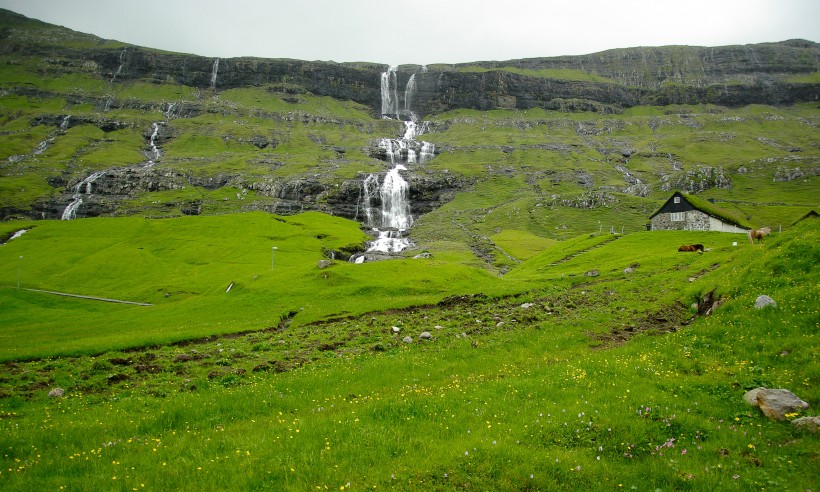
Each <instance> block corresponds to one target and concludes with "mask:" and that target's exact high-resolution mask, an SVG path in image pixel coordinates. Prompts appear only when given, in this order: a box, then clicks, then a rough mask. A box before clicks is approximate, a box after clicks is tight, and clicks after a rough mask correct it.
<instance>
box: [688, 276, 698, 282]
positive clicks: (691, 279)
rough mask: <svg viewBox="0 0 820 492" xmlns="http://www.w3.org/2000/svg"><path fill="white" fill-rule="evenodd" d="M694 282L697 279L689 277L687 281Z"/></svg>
mask: <svg viewBox="0 0 820 492" xmlns="http://www.w3.org/2000/svg"><path fill="white" fill-rule="evenodd" d="M695 280H697V278H695V277H689V281H690V282H694V281H695Z"/></svg>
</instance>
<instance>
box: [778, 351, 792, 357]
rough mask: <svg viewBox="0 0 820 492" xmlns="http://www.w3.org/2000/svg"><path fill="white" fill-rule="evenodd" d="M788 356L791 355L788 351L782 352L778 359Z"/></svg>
mask: <svg viewBox="0 0 820 492" xmlns="http://www.w3.org/2000/svg"><path fill="white" fill-rule="evenodd" d="M789 354H791V352H789V351H788V350H784V351H782V352H780V357H788V356H789Z"/></svg>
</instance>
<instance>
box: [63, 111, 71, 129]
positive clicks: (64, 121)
mask: <svg viewBox="0 0 820 492" xmlns="http://www.w3.org/2000/svg"><path fill="white" fill-rule="evenodd" d="M70 119H71V115H70V114H67V115H65V116H64V117H63V122H62V123H60V130H62V131H66V130H68V122H69V120H70Z"/></svg>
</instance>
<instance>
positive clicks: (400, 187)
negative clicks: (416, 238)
mask: <svg viewBox="0 0 820 492" xmlns="http://www.w3.org/2000/svg"><path fill="white" fill-rule="evenodd" d="M406 170H407V168H406V167H404V166H402V165H401V164H399V165H397V166H396V167H394V168H393V169H391V170H390V172H388V173H387V175H386V176H385V177H384V183H382V186H381V188H380V189H379V196H380V197H381V199H382V227H389V228H393V229H399V230H400V231H401V230H405V229H409V228H410V226H411V225H412V224H413V217H412V216H411V215H410V201H409V200H408V194H409V188H410V187H409V186H408V185H407V181H405V180H404V178H402V177H401V174H399V171H406Z"/></svg>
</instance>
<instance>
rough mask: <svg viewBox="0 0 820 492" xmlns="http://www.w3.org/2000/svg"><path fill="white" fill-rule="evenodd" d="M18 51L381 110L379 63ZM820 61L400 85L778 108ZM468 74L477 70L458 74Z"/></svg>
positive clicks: (557, 63)
mask: <svg viewBox="0 0 820 492" xmlns="http://www.w3.org/2000/svg"><path fill="white" fill-rule="evenodd" d="M12 51H13V52H14V53H15V54H22V55H35V56H52V57H59V58H60V59H64V60H68V61H67V62H66V63H68V64H69V65H70V64H71V60H76V63H77V64H80V63H83V64H88V63H91V64H92V65H94V67H95V68H94V69H93V70H94V71H96V72H97V73H98V75H99V76H101V77H104V78H107V79H108V80H111V81H125V80H142V81H149V82H155V83H158V84H159V83H168V82H173V83H178V84H184V85H187V86H190V87H197V88H199V89H202V90H214V91H219V90H224V89H230V88H237V87H247V86H263V85H274V86H278V87H279V88H280V89H281V90H282V91H284V92H287V91H288V90H290V91H294V93H299V92H300V91H308V92H310V93H313V94H316V95H321V96H330V97H334V98H337V99H344V100H352V101H356V102H358V103H361V104H364V105H366V106H368V107H370V108H372V109H373V113H374V115H375V114H378V113H379V112H380V111H381V93H380V83H379V80H380V74H381V73H382V72H383V71H385V70H386V69H387V67H386V66H385V65H379V64H373V63H335V62H318V61H314V62H311V61H302V60H289V59H261V58H229V59H220V60H219V62H218V64H217V63H215V62H216V60H217V59H215V58H205V57H202V56H195V55H185V54H175V53H157V52H154V51H148V50H146V49H143V48H139V47H128V48H125V49H124V50H120V49H117V50H112V49H86V50H76V49H71V48H66V47H57V46H44V45H33V44H31V45H29V44H13V43H10V44H9V46H7V47H6V48H5V49H3V48H0V54H4V53H10V52H12ZM819 60H820V47H818V44H816V43H813V42H810V41H803V40H793V41H785V42H781V43H763V44H756V45H746V46H723V47H714V48H707V47H687V46H674V47H660V48H629V49H616V50H609V51H604V52H601V53H594V54H590V55H583V56H562V57H553V58H530V59H522V60H508V61H503V62H474V63H469V64H460V65H433V66H431V67H429V68H428V67H419V66H417V65H403V66H401V67H399V69H398V72H397V84H398V87H399V88H404V87H405V86H406V85H407V82H408V80H409V79H410V76H411V75H413V74H415V75H416V76H415V85H416V92H415V94H414V96H413V111H414V112H415V113H416V114H417V115H418V116H420V117H423V116H424V115H427V114H434V113H439V112H443V111H447V110H451V109H457V108H470V109H478V110H490V109H498V108H506V109H528V108H536V107H542V108H546V109H567V108H569V109H570V110H594V111H611V110H617V108H626V107H631V106H636V105H642V104H652V105H668V104H698V103H713V104H719V105H724V106H740V105H746V104H770V105H780V104H792V103H796V102H805V101H815V100H817V98H818V93H820V84H816V83H794V82H791V81H790V79H789V77H791V76H793V75H798V74H810V73H813V72H816V71H818V70H820V61H819ZM83 66H85V65H83ZM466 67H472V68H471V70H470V71H466V70H464V71H462V69H466ZM475 67H479V69H483V70H486V71H475ZM215 68H216V71H215V72H214V69H215ZM65 69H66V70H70V67H66V68H65ZM502 69H504V70H502ZM86 70H87V69H86ZM510 70H515V72H514V71H510ZM550 70H554V71H555V72H554V73H555V75H554V76H550V75H549V74H550V72H549V71H550ZM537 71H542V72H540V73H536V72H537ZM543 71H546V72H543ZM545 74H546V75H545ZM570 79H573V80H570ZM574 79H578V80H574ZM111 103H112V102H111V101H108V102H107V103H106V104H111ZM171 110H176V111H181V110H184V108H177V109H173V108H172V109H169V111H171Z"/></svg>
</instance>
